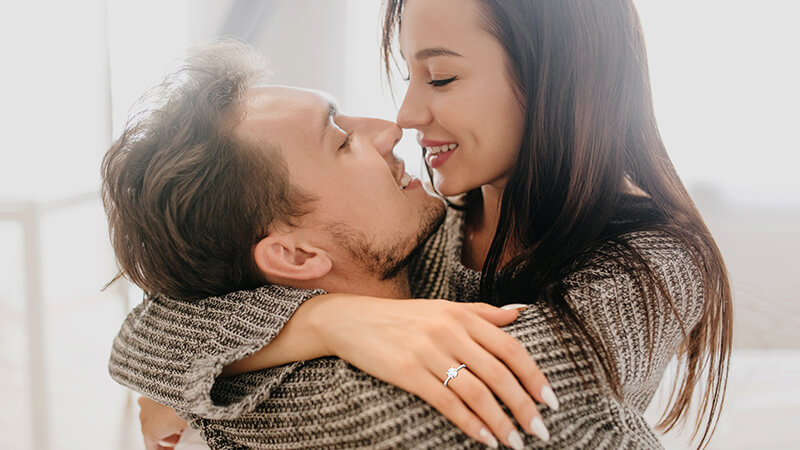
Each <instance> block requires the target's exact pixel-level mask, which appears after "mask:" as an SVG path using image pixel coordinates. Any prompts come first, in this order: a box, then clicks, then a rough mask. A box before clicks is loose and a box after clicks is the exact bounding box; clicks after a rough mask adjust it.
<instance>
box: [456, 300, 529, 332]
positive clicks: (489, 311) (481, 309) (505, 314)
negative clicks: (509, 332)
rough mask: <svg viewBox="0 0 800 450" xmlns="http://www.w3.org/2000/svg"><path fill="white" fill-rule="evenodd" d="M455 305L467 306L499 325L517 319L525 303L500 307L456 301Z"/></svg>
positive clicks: (493, 323)
mask: <svg viewBox="0 0 800 450" xmlns="http://www.w3.org/2000/svg"><path fill="white" fill-rule="evenodd" d="M454 305H457V306H458V307H463V308H466V309H468V310H470V311H472V312H473V313H475V314H477V315H478V316H480V317H482V318H483V319H484V320H487V321H489V323H491V324H492V325H495V326H498V327H502V326H505V325H508V324H510V323H511V322H513V321H515V320H517V316H518V315H519V310H520V309H521V308H524V307H525V305H507V306H509V307H508V308H507V307H503V308H498V307H496V306H492V305H489V304H487V303H455V304H454Z"/></svg>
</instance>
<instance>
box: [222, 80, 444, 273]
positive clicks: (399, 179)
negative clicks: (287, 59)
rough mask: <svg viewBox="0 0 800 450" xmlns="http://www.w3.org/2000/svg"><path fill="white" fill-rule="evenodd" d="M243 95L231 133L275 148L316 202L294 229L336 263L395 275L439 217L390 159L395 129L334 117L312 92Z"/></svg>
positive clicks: (267, 90)
mask: <svg viewBox="0 0 800 450" xmlns="http://www.w3.org/2000/svg"><path fill="white" fill-rule="evenodd" d="M248 96H249V99H248V106H247V111H246V115H245V118H244V120H243V121H242V123H241V124H240V125H239V126H238V127H237V128H236V133H238V134H239V135H240V136H243V137H245V138H247V139H249V140H251V141H252V142H265V143H267V144H269V145H270V146H271V147H272V148H278V149H279V152H280V154H281V156H282V157H283V159H284V161H286V164H287V166H288V169H289V178H290V182H291V183H292V184H293V185H295V186H297V187H299V188H300V189H301V190H303V191H305V192H306V193H308V194H310V195H311V196H312V197H314V198H316V199H317V201H316V202H314V203H313V205H312V209H313V210H312V212H311V213H309V214H308V215H306V216H303V217H302V218H301V219H300V220H299V223H298V225H299V227H300V228H304V229H308V230H311V231H313V232H314V233H313V236H315V237H314V239H318V242H317V244H318V245H320V247H322V248H326V249H331V250H330V253H331V255H332V257H333V258H334V264H341V263H343V262H345V261H342V259H345V260H348V259H349V260H352V261H351V262H354V263H356V264H361V265H362V267H364V268H368V269H369V270H370V271H371V272H372V273H374V274H375V275H377V276H379V277H381V278H388V277H390V276H392V275H394V274H395V273H396V272H397V270H398V269H399V268H401V266H402V264H403V263H404V262H405V261H406V259H407V257H408V255H409V254H410V253H411V252H412V251H413V250H414V249H415V248H416V247H417V246H418V245H419V243H420V242H421V241H422V240H424V239H425V238H427V236H429V235H430V233H431V232H432V231H433V230H434V228H435V226H436V225H437V224H438V223H439V222H440V220H441V218H442V215H443V213H444V205H443V203H442V202H441V200H439V199H437V198H435V197H432V196H430V195H428V193H427V192H426V191H425V190H424V189H423V188H422V184H421V183H420V181H419V180H418V179H411V181H410V182H409V179H410V176H409V175H407V174H406V173H405V171H404V164H403V162H402V160H399V159H397V158H395V156H394V155H393V154H392V150H393V148H394V146H395V144H397V142H398V141H399V140H400V137H401V136H402V131H401V130H400V128H398V127H397V125H395V124H394V123H392V122H387V121H384V120H378V119H368V118H362V117H348V116H344V115H341V114H338V113H337V112H336V111H335V108H334V107H333V105H332V104H331V102H330V100H329V99H328V98H327V97H325V96H324V95H322V94H320V93H317V92H313V91H306V90H300V89H292V88H285V87H259V88H252V89H250V90H249V92H248ZM403 186H405V187H403Z"/></svg>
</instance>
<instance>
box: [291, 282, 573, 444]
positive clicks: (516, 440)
mask: <svg viewBox="0 0 800 450" xmlns="http://www.w3.org/2000/svg"><path fill="white" fill-rule="evenodd" d="M318 300H319V301H318ZM306 306H308V307H309V310H307V311H306V313H307V314H309V315H308V316H307V317H308V318H309V319H310V322H309V324H310V327H311V330H313V331H314V333H316V334H317V336H316V339H315V340H317V341H318V342H322V343H324V344H323V345H324V346H325V348H324V350H323V351H324V353H326V354H330V355H335V356H338V357H340V358H342V359H344V360H346V361H348V362H349V363H351V364H353V365H354V366H356V367H358V368H359V369H361V370H363V371H364V372H366V373H369V374H370V375H372V376H374V377H376V378H379V379H381V380H384V381H386V382H388V383H391V384H393V385H395V386H398V387H400V388H402V389H404V390H406V391H408V392H411V393H413V394H415V395H417V396H419V397H420V398H421V399H422V400H424V401H426V402H428V403H429V404H430V405H431V406H433V407H434V408H436V409H437V410H438V411H439V412H441V413H442V414H443V415H444V416H445V417H447V418H448V419H449V420H450V421H451V422H453V424H455V425H456V426H458V427H459V428H461V429H462V430H463V431H464V432H465V433H467V434H468V435H469V436H470V437H472V438H473V439H476V440H478V441H480V442H484V443H486V444H487V445H490V446H492V447H495V446H496V445H497V442H496V441H495V440H494V439H495V438H494V436H498V437H499V438H500V440H501V441H502V442H503V443H504V444H505V445H508V446H511V447H513V448H522V440H521V438H520V436H519V434H518V433H517V431H516V428H515V427H514V424H513V422H512V421H511V420H510V419H509V418H508V416H506V415H505V413H504V412H503V410H502V408H501V407H500V404H499V403H498V402H497V400H496V399H495V395H496V396H497V397H498V398H499V399H500V400H501V401H502V402H503V403H504V404H505V405H506V406H507V407H508V408H509V410H510V411H511V413H512V414H513V415H514V417H515V418H516V419H517V422H519V423H520V424H521V425H522V427H523V428H524V429H525V431H527V432H528V433H531V434H534V435H537V436H539V437H540V438H541V439H544V440H547V439H548V438H549V434H548V432H547V429H546V428H545V426H544V423H543V422H542V420H541V415H540V414H539V411H538V409H537V407H536V404H535V402H534V399H535V400H536V401H537V402H545V403H547V404H548V405H549V406H550V407H551V408H554V409H557V408H558V400H557V399H556V397H555V395H554V394H553V392H552V389H551V388H550V386H549V384H548V383H547V380H546V379H545V377H544V375H543V374H542V372H541V371H540V370H539V368H538V367H537V365H536V363H535V362H534V361H533V359H532V358H531V357H530V355H529V354H528V352H527V351H526V350H525V348H524V347H523V346H522V344H520V343H519V342H518V341H517V340H516V339H514V338H512V337H511V336H509V335H508V334H506V333H505V332H503V331H502V330H501V329H500V328H498V327H500V326H503V325H507V324H509V323H511V322H513V321H514V320H516V318H517V316H518V314H519V311H518V310H517V309H516V308H509V309H502V308H496V307H493V306H490V305H487V304H484V303H455V302H449V301H444V300H390V299H381V298H371V297H359V296H353V295H326V296H323V297H318V298H317V299H315V300H314V301H313V302H312V303H308V304H306V305H303V307H306ZM520 306H522V305H520ZM461 364H465V365H466V368H464V369H461V370H460V371H458V375H457V376H456V377H455V378H453V379H451V380H450V381H449V382H448V384H447V387H445V386H444V383H443V382H444V381H445V379H446V378H447V373H446V372H447V369H448V368H450V367H458V366H460V365H461Z"/></svg>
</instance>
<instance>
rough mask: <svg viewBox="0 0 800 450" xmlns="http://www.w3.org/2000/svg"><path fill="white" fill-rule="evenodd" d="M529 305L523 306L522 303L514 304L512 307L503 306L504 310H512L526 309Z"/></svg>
mask: <svg viewBox="0 0 800 450" xmlns="http://www.w3.org/2000/svg"><path fill="white" fill-rule="evenodd" d="M527 307H528V305H523V304H522V303H512V304H510V305H506V306H503V307H502V309H505V310H511V309H524V308H527Z"/></svg>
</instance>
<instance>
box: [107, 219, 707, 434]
mask: <svg viewBox="0 0 800 450" xmlns="http://www.w3.org/2000/svg"><path fill="white" fill-rule="evenodd" d="M462 226H463V217H462V215H461V214H460V213H457V212H454V211H449V212H448V218H447V220H446V221H445V224H444V226H443V227H442V228H441V229H440V230H439V231H438V232H437V233H436V234H434V235H433V236H432V237H431V239H430V240H429V241H428V242H427V244H426V245H425V247H424V248H423V251H422V252H421V255H420V256H419V257H418V258H417V259H416V260H415V262H414V263H413V264H412V266H411V267H410V269H409V271H410V273H409V275H410V278H411V280H412V281H413V283H412V286H413V294H414V296H415V297H425V298H447V299H451V300H455V301H477V300H479V299H478V298H477V297H478V283H479V278H480V274H479V273H477V272H475V271H472V270H469V269H467V268H466V267H464V266H463V265H462V264H461V230H462ZM626 238H627V239H626V240H627V241H628V242H629V243H630V244H631V245H632V246H634V247H635V248H636V249H637V250H639V251H640V252H641V253H642V254H643V255H644V256H645V258H646V260H647V262H648V264H650V265H651V267H653V268H655V269H656V273H657V274H658V276H659V278H660V279H661V281H662V282H664V284H665V287H666V288H667V289H668V291H669V293H670V295H671V297H672V300H673V301H674V303H675V306H676V307H677V311H678V313H679V314H680V316H681V319H682V320H683V322H684V325H685V326H686V327H688V328H691V327H692V326H693V325H694V324H695V323H696V322H697V320H698V319H699V317H700V314H701V310H702V305H703V285H702V278H701V275H700V272H699V270H698V268H697V266H696V265H695V264H694V262H693V260H692V258H691V256H690V254H689V252H688V250H687V249H686V248H685V247H684V246H683V245H682V244H680V243H678V242H677V241H676V240H675V239H673V238H670V237H668V236H666V235H665V234H662V233H658V232H637V233H632V234H630V235H628V236H626ZM565 284H566V286H568V291H567V295H568V299H569V301H570V304H571V305H572V306H573V308H574V309H575V310H576V312H577V313H578V314H579V315H580V316H581V317H582V318H583V319H584V320H586V321H587V322H588V324H589V325H590V326H591V328H592V329H594V330H597V332H598V333H599V334H600V336H599V337H600V338H601V339H603V340H604V341H605V343H606V344H607V345H608V347H609V349H610V350H611V354H612V355H613V357H614V358H615V360H616V364H617V368H618V370H619V372H620V375H621V380H622V384H623V391H624V398H623V399H617V398H616V397H614V396H613V395H612V394H611V393H610V391H609V389H608V387H607V385H606V383H605V382H604V381H603V379H602V378H598V377H595V376H594V375H593V374H592V373H593V371H592V370H591V367H593V366H594V367H597V364H598V363H597V361H595V360H591V359H587V358H586V357H583V356H581V352H579V351H577V350H578V349H579V348H580V346H581V345H583V342H582V340H581V339H580V338H578V337H577V335H576V334H573V333H572V332H571V331H570V330H569V329H567V327H566V326H564V325H563V324H562V323H561V322H560V321H559V319H558V318H557V317H556V315H555V314H554V313H553V311H552V310H550V309H549V308H548V307H547V306H545V305H543V304H540V303H537V302H535V301H533V300H535V299H522V302H524V303H531V305H530V306H529V307H528V308H526V309H524V310H522V311H521V313H520V316H519V318H518V319H517V320H516V321H515V322H513V323H512V324H510V325H508V326H506V327H504V328H503V329H504V330H505V331H506V332H507V333H509V334H510V335H511V336H513V337H515V338H516V339H518V340H519V341H520V342H521V343H522V344H523V345H524V346H525V348H526V349H527V350H528V352H529V353H530V354H531V356H532V357H533V358H534V359H535V360H536V362H537V363H538V365H539V367H540V368H541V370H542V371H543V373H544V374H545V375H546V376H547V378H548V380H549V382H550V383H551V385H552V386H553V389H554V390H555V392H556V394H557V396H558V398H559V400H560V402H561V408H560V409H559V410H558V411H556V412H554V411H551V410H550V409H548V408H546V407H544V406H542V407H541V411H542V415H543V418H544V421H545V424H546V425H547V427H548V429H549V431H550V433H551V439H550V441H549V442H547V443H546V444H545V443H543V442H542V441H540V440H538V439H537V438H535V437H532V436H526V447H528V448H539V447H548V448H660V444H659V442H658V439H657V438H656V436H655V434H654V433H653V431H652V430H651V428H650V427H649V426H648V425H647V423H646V422H645V420H644V419H643V417H642V413H643V412H644V409H645V408H646V407H647V405H648V403H649V402H650V400H651V398H652V397H653V394H654V392H655V390H656V387H657V386H658V383H659V380H660V379H661V376H662V375H663V372H664V370H665V367H666V365H667V363H668V361H669V360H670V359H671V357H672V356H673V355H675V353H676V351H677V349H678V346H679V345H680V343H681V341H682V333H681V329H680V326H679V323H678V320H677V319H676V318H675V316H674V315H673V313H672V312H671V310H670V308H669V307H668V306H667V304H666V302H665V301H664V299H663V298H661V297H660V296H658V295H657V293H651V295H649V296H644V295H642V292H643V288H642V286H640V285H639V284H638V282H637V279H635V278H632V277H631V275H630V274H629V273H628V272H627V271H626V270H623V269H622V268H621V267H619V266H618V264H617V263H615V262H614V261H613V258H610V259H609V258H599V257H598V258H596V260H595V261H594V263H593V264H592V265H591V266H590V267H589V268H587V269H584V270H581V271H579V272H577V273H575V274H573V275H571V276H570V277H569V278H568V279H566V280H565ZM320 293H322V291H301V290H297V289H291V288H285V287H278V286H269V287H263V288H259V289H256V290H254V291H240V292H235V293H232V294H229V295H226V296H224V297H212V298H208V299H204V300H202V301H198V302H183V301H176V300H170V299H163V298H156V299H153V300H151V301H149V302H147V304H141V305H139V306H137V307H136V308H135V309H134V310H133V311H132V312H131V313H130V315H129V316H128V317H127V319H126V320H125V322H124V324H123V326H122V329H121V330H120V332H119V334H118V335H117V338H116V339H115V341H114V346H113V350H112V355H111V360H110V364H109V370H110V373H111V376H112V377H113V378H114V379H115V380H117V381H118V382H120V383H121V384H123V385H125V386H128V387H130V388H131V389H134V390H136V391H138V392H140V393H142V394H144V395H146V396H148V397H151V398H153V399H154V400H156V401H159V402H161V403H163V404H166V405H169V406H172V407H174V408H175V409H177V410H178V411H179V412H181V414H182V415H183V416H184V417H185V418H187V419H188V420H189V421H190V422H191V423H192V425H193V426H194V427H195V428H198V429H200V430H201V432H202V433H203V436H204V437H205V439H206V440H207V442H208V444H209V446H210V447H211V448H275V449H286V448H298V449H299V448H318V447H326V448H363V447H369V448H386V449H389V448H481V447H482V445H481V444H478V443H477V442H475V441H472V440H471V439H469V438H468V437H467V436H466V435H465V434H464V433H463V432H461V431H460V430H459V429H458V428H456V427H455V426H453V425H452V424H451V423H450V422H449V421H448V420H447V419H445V418H444V417H443V416H442V415H440V414H439V413H438V412H436V411H435V410H434V409H433V408H432V407H431V406H430V405H428V404H427V403H425V402H423V401H422V400H421V399H419V398H418V397H416V396H414V395H412V394H410V393H407V392H405V391H403V390H401V389H399V388H397V387H394V386H392V385H389V384H386V383H384V382H382V381H380V380H377V379H375V378H373V377H371V376H370V375H367V374H365V373H363V372H361V371H360V370H358V369H357V368H355V367H353V366H351V365H350V364H348V363H347V362H345V361H343V360H340V359H338V358H320V359H315V360H311V361H305V362H297V363H292V364H288V365H285V366H280V367H274V368H270V369H266V370H261V371H258V372H253V373H248V374H243V375H240V376H236V377H231V378H218V377H219V375H220V373H221V371H222V368H223V367H224V366H226V365H228V364H230V363H231V362H233V361H236V360H239V359H241V358H243V357H245V356H247V355H249V354H252V353H254V352H255V351H256V350H258V349H260V348H262V347H263V346H265V345H266V344H268V343H269V342H270V341H271V339H273V338H274V337H275V336H276V335H277V334H278V332H279V331H280V330H281V328H282V327H283V325H284V324H285V323H286V322H287V321H288V319H289V318H290V317H291V314H292V313H293V312H294V311H295V309H296V308H297V307H298V306H299V305H300V304H302V302H303V301H305V300H307V299H308V298H310V297H312V296H314V295H318V294H320ZM645 302H650V303H651V308H652V310H653V311H655V312H656V313H655V314H651V316H650V319H649V321H650V322H649V323H650V326H651V327H652V330H653V333H652V336H653V341H652V345H653V348H652V350H653V352H652V354H653V358H654V359H653V360H652V361H650V360H649V356H648V355H649V348H648V345H647V336H648V333H649V330H648V319H647V318H646V317H647V316H646V315H645V313H644V306H645ZM652 305H655V306H652ZM556 327H557V328H558V329H559V330H560V331H561V339H559V337H558V336H557V335H556V333H555V330H554V329H555V328H556ZM568 350H571V354H570V351H568ZM648 368H649V370H648ZM444 369H446V368H443V369H442V377H443V378H444Z"/></svg>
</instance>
